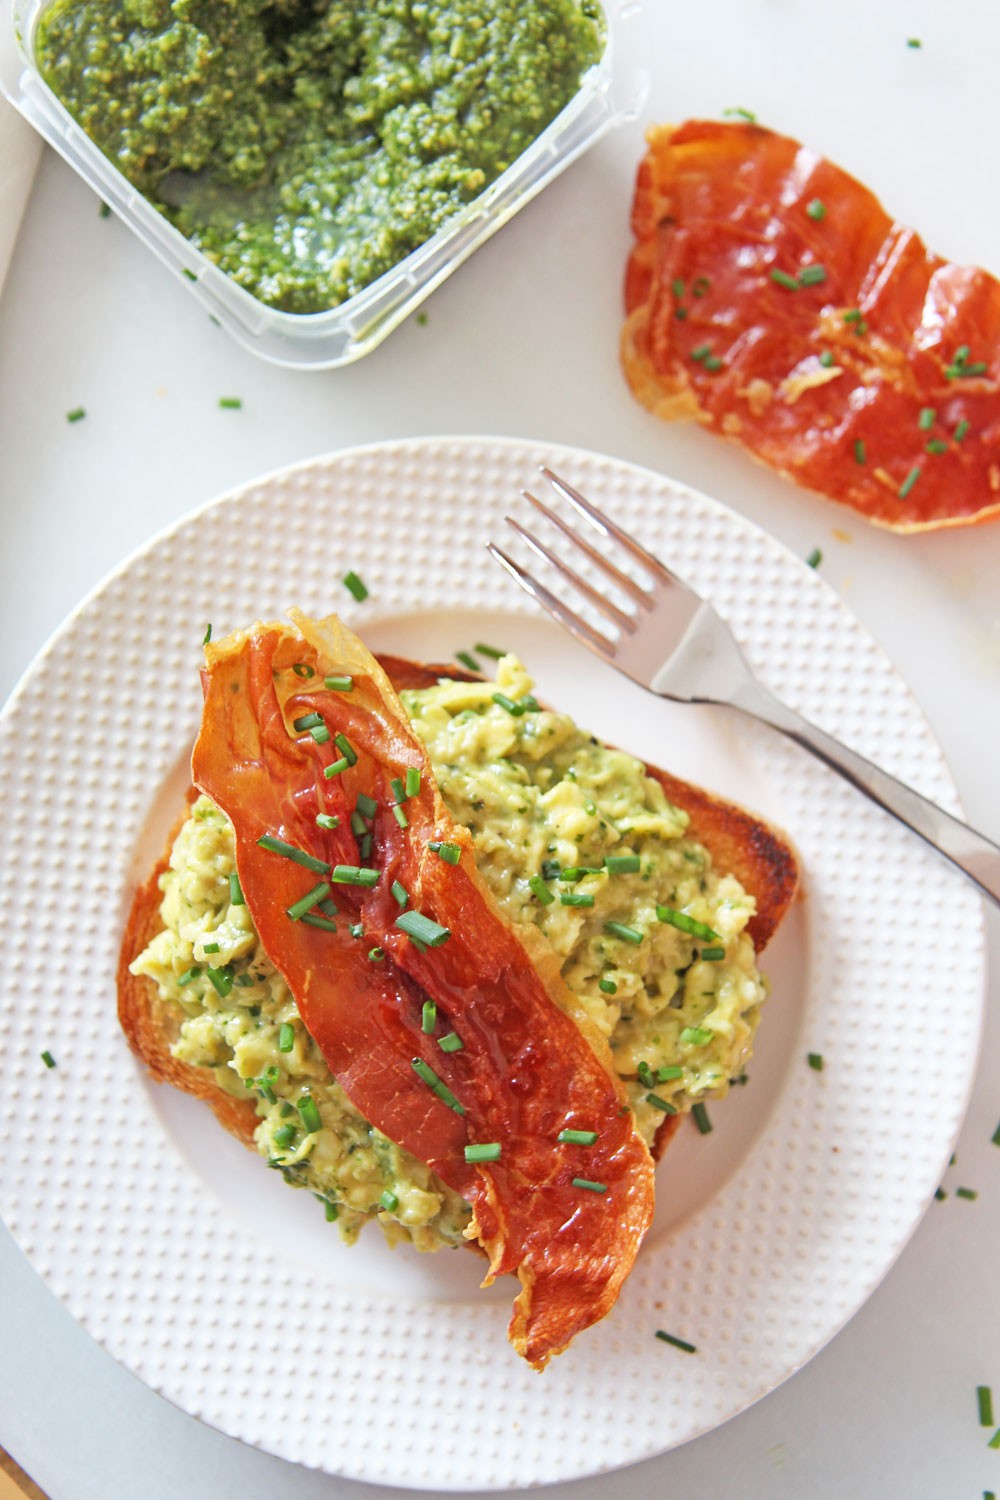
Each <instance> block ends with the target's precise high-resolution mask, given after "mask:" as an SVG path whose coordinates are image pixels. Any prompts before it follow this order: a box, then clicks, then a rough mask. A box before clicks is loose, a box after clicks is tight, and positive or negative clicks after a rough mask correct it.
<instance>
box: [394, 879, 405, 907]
mask: <svg viewBox="0 0 1000 1500" xmlns="http://www.w3.org/2000/svg"><path fill="white" fill-rule="evenodd" d="M389 889H390V890H391V891H392V894H393V896H394V897H395V899H396V902H397V903H398V905H400V906H405V905H406V903H407V902H408V901H409V899H410V893H409V891H408V890H407V889H406V887H405V885H400V883H399V881H398V880H394V881H393V882H392V885H391V886H390V887H389Z"/></svg>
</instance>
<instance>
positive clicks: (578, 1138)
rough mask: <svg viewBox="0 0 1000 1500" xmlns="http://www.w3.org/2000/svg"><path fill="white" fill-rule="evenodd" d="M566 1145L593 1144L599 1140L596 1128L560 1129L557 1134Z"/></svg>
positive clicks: (559, 1139) (557, 1137) (558, 1138)
mask: <svg viewBox="0 0 1000 1500" xmlns="http://www.w3.org/2000/svg"><path fill="white" fill-rule="evenodd" d="M556 1140H557V1141H562V1142H563V1144H564V1145H566V1146H592V1145H593V1144H594V1142H595V1141H596V1140H597V1131H596V1130H560V1132H559V1134H558V1135H557V1136H556Z"/></svg>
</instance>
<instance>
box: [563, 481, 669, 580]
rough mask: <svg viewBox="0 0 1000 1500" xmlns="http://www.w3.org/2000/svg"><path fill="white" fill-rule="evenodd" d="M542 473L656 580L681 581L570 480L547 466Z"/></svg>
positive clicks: (566, 498)
mask: <svg viewBox="0 0 1000 1500" xmlns="http://www.w3.org/2000/svg"><path fill="white" fill-rule="evenodd" d="M541 471H542V473H543V474H544V476H545V478H546V479H547V480H548V481H549V484H551V485H552V487H553V489H555V490H558V492H559V494H560V495H562V496H563V498H564V499H565V500H568V501H569V503H570V505H572V506H573V508H574V509H575V510H577V511H579V512H580V514H581V515H582V516H585V517H586V518H587V520H588V521H589V522H590V524H591V525H592V526H595V527H596V528H597V530H598V531H599V532H600V533H601V535H602V536H606V537H609V538H610V539H612V540H613V541H616V542H618V544H619V545H620V546H622V547H624V548H625V551H626V552H628V553H630V554H631V556H632V557H634V558H635V560H636V562H637V563H639V564H640V565H641V566H642V567H644V568H645V569H646V571H647V572H649V573H652V574H653V576H654V577H655V578H659V579H660V580H661V582H663V583H676V582H678V581H679V580H678V579H677V578H675V576H674V574H673V573H671V572H670V569H669V568H665V567H664V566H663V564H662V563H661V562H660V560H659V558H656V557H654V556H653V554H652V553H651V552H647V551H646V549H645V547H643V546H641V545H640V544H639V543H638V542H637V541H636V539H635V537H634V536H631V535H630V533H629V532H627V531H624V530H623V529H622V528H621V527H620V526H617V525H616V524H615V522H614V521H609V520H608V518H607V516H605V515H604V514H603V512H602V511H599V510H598V509H597V507H596V505H592V504H591V502H590V501H589V500H587V499H585V498H584V496H583V495H581V494H580V491H579V490H575V489H574V488H573V486H572V485H571V484H570V483H569V481H568V480H566V479H562V478H561V477H560V476H559V475H558V474H556V473H555V472H554V471H553V470H552V469H550V468H548V467H547V466H546V465H545V464H542V465H541Z"/></svg>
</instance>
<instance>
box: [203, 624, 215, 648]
mask: <svg viewBox="0 0 1000 1500" xmlns="http://www.w3.org/2000/svg"><path fill="white" fill-rule="evenodd" d="M211 639H212V623H211V621H209V623H208V626H207V628H206V630H205V634H204V635H203V636H202V638H201V644H202V645H203V646H207V645H208V643H209V641H210V640H211Z"/></svg>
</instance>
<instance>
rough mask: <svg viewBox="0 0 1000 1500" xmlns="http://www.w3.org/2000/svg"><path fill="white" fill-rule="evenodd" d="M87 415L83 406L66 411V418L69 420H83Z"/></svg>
mask: <svg viewBox="0 0 1000 1500" xmlns="http://www.w3.org/2000/svg"><path fill="white" fill-rule="evenodd" d="M86 415H87V413H86V411H85V410H84V408H83V407H82V406H74V408H73V410H72V411H68V412H67V413H66V420H67V422H82V421H83V419H84V417H85V416H86Z"/></svg>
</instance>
